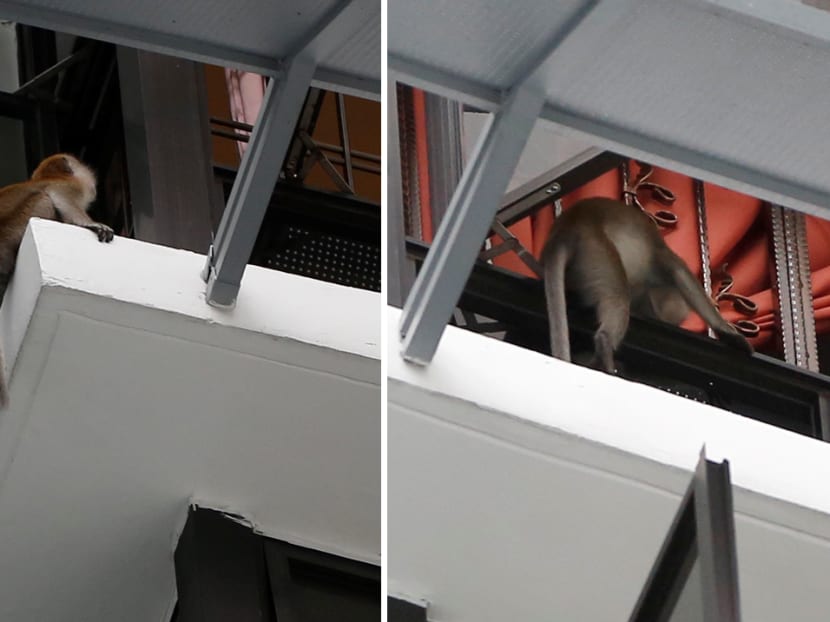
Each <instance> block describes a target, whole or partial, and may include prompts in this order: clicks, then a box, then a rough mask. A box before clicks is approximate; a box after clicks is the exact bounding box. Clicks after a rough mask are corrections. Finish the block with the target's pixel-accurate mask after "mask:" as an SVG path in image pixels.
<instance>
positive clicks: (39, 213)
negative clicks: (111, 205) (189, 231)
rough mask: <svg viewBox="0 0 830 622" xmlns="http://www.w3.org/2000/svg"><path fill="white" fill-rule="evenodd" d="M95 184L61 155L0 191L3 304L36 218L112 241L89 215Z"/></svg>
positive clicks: (0, 381) (1, 403) (1, 387)
mask: <svg viewBox="0 0 830 622" xmlns="http://www.w3.org/2000/svg"><path fill="white" fill-rule="evenodd" d="M95 184H96V180H95V174H94V173H93V172H92V170H90V168H89V167H88V166H86V165H85V164H83V163H81V162H80V160H78V159H77V158H75V157H73V156H71V155H68V154H65V153H59V154H57V155H53V156H50V157H48V158H46V159H45V160H44V161H43V162H41V163H40V165H39V166H38V167H37V169H35V172H34V173H33V174H32V178H31V179H30V180H29V181H24V182H22V183H19V184H13V185H11V186H6V187H5V188H0V301H2V299H3V296H4V294H5V293H6V287H7V286H8V284H9V279H10V278H11V275H12V273H13V272H14V266H15V263H16V262H17V250H18V248H19V247H20V242H21V240H22V239H23V234H24V232H25V231H26V225H27V224H28V222H29V219H30V218H32V217H33V216H36V217H39V218H48V219H51V220H58V221H60V222H65V223H69V224H73V225H77V226H79V227H84V228H85V229H89V230H91V231H92V232H94V233H95V234H96V235H97V236H98V239H99V240H100V241H101V242H111V241H112V238H113V231H112V229H110V228H109V227H108V226H107V225H104V224H101V223H99V222H95V221H94V220H92V219H91V218H90V217H89V215H87V210H88V209H89V207H90V205H91V204H92V202H93V201H94V200H95V195H96V191H95ZM7 405H8V387H7V385H6V377H5V373H4V371H3V365H2V360H0V408H5V407H6V406H7Z"/></svg>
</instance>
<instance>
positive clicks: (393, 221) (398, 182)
mask: <svg viewBox="0 0 830 622" xmlns="http://www.w3.org/2000/svg"><path fill="white" fill-rule="evenodd" d="M384 105H385V107H386V113H387V114H386V119H387V125H386V145H384V148H385V149H386V151H385V152H384V154H383V158H382V159H383V161H384V162H385V163H386V232H387V235H386V259H387V261H386V266H387V268H386V278H385V279H384V284H385V288H386V299H387V301H388V304H390V305H392V306H395V307H398V308H400V307H402V306H403V303H404V300H405V299H406V297H407V294H408V293H409V291H410V290H411V289H412V283H413V281H414V280H415V264H414V263H413V262H412V260H411V259H409V258H408V257H407V256H406V231H405V228H404V213H403V181H402V179H401V177H402V173H401V143H400V134H399V128H398V115H397V112H398V89H397V84H396V82H395V79H394V77H393V76H392V75H391V74H390V76H389V79H388V80H387V82H386V101H385V102H384Z"/></svg>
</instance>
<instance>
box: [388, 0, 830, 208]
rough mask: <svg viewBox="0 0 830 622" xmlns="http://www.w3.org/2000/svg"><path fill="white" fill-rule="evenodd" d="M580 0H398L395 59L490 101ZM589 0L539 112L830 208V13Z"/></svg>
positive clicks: (424, 82) (783, 6) (647, 154)
mask: <svg viewBox="0 0 830 622" xmlns="http://www.w3.org/2000/svg"><path fill="white" fill-rule="evenodd" d="M582 4H583V3H579V2H550V1H549V0H527V1H525V2H522V3H503V2H498V1H496V0H479V1H476V0H463V1H460V2H449V1H447V0H418V2H409V1H406V0H390V2H389V51H390V67H393V68H394V69H395V71H397V72H398V75H400V76H401V79H402V80H403V81H407V80H408V79H409V80H410V81H411V82H412V83H413V84H417V85H419V86H422V87H424V88H433V90H435V91H436V92H438V93H441V94H443V95H445V96H449V97H454V98H457V99H463V100H465V101H468V102H469V103H471V104H473V105H476V106H480V107H483V108H486V109H493V108H494V107H497V106H498V104H499V101H500V94H499V91H500V90H502V89H505V88H507V87H510V86H512V85H516V84H518V83H519V81H520V80H521V79H522V78H523V77H525V76H524V74H523V70H525V69H526V68H529V67H533V66H534V62H535V61H538V56H539V54H540V52H542V51H543V50H544V49H545V44H544V42H545V41H547V40H549V39H551V38H552V37H553V36H554V35H555V34H556V33H557V31H558V30H559V29H561V28H562V27H563V26H565V25H568V26H567V27H569V28H573V27H574V24H576V20H574V19H569V18H572V17H573V16H574V15H575V14H577V11H578V10H580V9H581V10H582V11H584V9H585V6H582ZM585 4H588V3H585ZM590 4H591V6H592V9H591V10H590V11H587V16H586V17H585V18H584V20H582V21H581V22H579V24H578V26H576V28H575V29H573V30H572V31H571V36H569V37H566V38H565V39H564V41H563V42H562V44H561V46H560V47H559V48H558V49H557V50H556V51H555V53H554V55H553V57H552V59H551V60H550V61H549V62H548V63H546V64H545V65H544V68H543V70H542V71H541V76H542V78H543V86H544V88H545V90H546V94H547V104H546V106H545V107H544V109H543V111H542V117H543V118H545V119H547V120H548V121H553V122H554V123H556V124H558V125H559V126H560V127H561V128H563V129H566V130H570V131H573V132H575V133H576V135H578V136H580V137H581V138H583V139H587V140H591V141H592V142H593V144H595V145H597V146H600V147H603V148H607V149H612V150H615V151H620V152H623V153H627V154H629V155H631V156H632V157H637V158H641V159H647V160H650V161H652V162H653V163H655V164H658V165H662V166H666V167H669V168H674V169H676V170H678V171H681V172H684V173H686V174H689V175H693V176H696V177H700V178H702V179H705V180H708V181H710V182H714V183H718V184H721V185H724V186H727V187H730V188H732V189H735V190H738V191H741V192H746V193H749V194H754V195H756V196H759V197H761V198H764V199H766V200H769V201H773V202H777V203H783V204H785V205H788V206H790V207H795V208H798V209H802V210H804V211H807V212H811V213H814V214H818V215H823V216H825V217H826V216H827V208H828V205H830V167H828V166H826V163H825V162H826V159H827V145H828V144H830V124H828V123H827V113H826V109H827V102H828V101H830V79H828V71H827V68H828V67H830V45H828V43H830V15H828V13H827V12H826V11H821V10H818V9H816V8H812V7H810V6H807V5H804V4H802V3H800V2H791V1H784V0H764V1H761V0H753V1H752V2H750V1H749V0H678V1H676V2H662V1H661V0H599V1H598V2H594V3H590ZM517 5H518V6H517ZM579 14H581V11H580V12H579ZM778 18H780V19H778ZM822 33H823V35H822Z"/></svg>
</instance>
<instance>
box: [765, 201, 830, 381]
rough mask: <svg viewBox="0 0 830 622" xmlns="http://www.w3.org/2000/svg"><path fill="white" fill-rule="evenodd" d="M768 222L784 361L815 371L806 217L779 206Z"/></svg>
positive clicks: (814, 334) (816, 350)
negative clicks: (769, 222) (770, 232)
mask: <svg viewBox="0 0 830 622" xmlns="http://www.w3.org/2000/svg"><path fill="white" fill-rule="evenodd" d="M770 221H771V229H772V250H773V260H774V262H775V279H773V290H774V291H775V293H776V298H777V300H778V313H777V315H776V320H777V323H778V327H779V330H780V334H781V343H782V345H783V350H784V360H785V361H787V362H788V363H790V364H792V365H796V366H798V367H801V368H803V369H809V370H810V371H818V370H819V362H818V346H817V345H816V324H815V316H814V314H813V297H812V281H811V272H810V259H809V253H808V250H807V229H806V224H805V216H804V214H801V213H799V212H795V211H793V210H790V209H787V208H785V207H781V206H779V205H771V206H770Z"/></svg>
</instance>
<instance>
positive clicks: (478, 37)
mask: <svg viewBox="0 0 830 622" xmlns="http://www.w3.org/2000/svg"><path fill="white" fill-rule="evenodd" d="M585 4H588V3H587V2H586V1H585V0H563V1H561V2H550V1H549V0H548V1H545V2H541V1H537V0H534V1H532V2H527V1H522V2H504V1H503V0H414V1H410V0H392V1H390V2H389V11H388V15H389V52H390V54H395V55H397V56H400V57H402V58H406V59H409V60H413V61H417V62H419V63H422V64H425V65H428V66H431V67H437V68H439V69H441V70H444V71H447V72H448V73H451V74H454V75H458V76H463V77H465V78H468V79H472V80H475V81H478V82H483V83H486V84H488V85H491V86H496V87H499V88H506V87H508V86H510V85H511V84H512V83H513V82H514V81H515V80H516V79H517V78H518V76H519V73H520V72H521V70H522V69H523V68H524V67H525V66H526V63H527V61H528V59H532V58H534V57H535V56H537V55H539V54H540V53H541V52H542V50H543V49H545V47H546V44H547V43H548V42H549V41H550V39H551V38H552V36H553V35H554V34H555V33H556V31H557V30H558V29H559V28H561V27H562V26H563V25H564V24H565V23H567V22H568V21H569V20H570V19H571V17H572V16H573V15H574V14H575V13H576V12H577V11H578V9H580V8H582V7H583V6H584V5H585Z"/></svg>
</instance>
